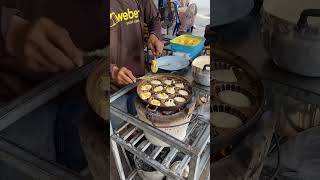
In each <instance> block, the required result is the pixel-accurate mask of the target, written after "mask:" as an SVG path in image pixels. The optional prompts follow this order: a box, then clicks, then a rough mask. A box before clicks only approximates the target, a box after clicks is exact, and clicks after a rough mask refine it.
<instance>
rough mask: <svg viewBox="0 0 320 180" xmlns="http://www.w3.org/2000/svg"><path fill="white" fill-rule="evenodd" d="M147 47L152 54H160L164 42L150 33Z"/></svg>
mask: <svg viewBox="0 0 320 180" xmlns="http://www.w3.org/2000/svg"><path fill="white" fill-rule="evenodd" d="M148 47H149V48H150V49H151V51H152V53H153V55H155V56H160V55H161V54H162V52H163V47H164V44H163V43H162V42H161V41H160V40H159V39H158V38H157V36H155V35H154V34H151V35H150V37H149V40H148Z"/></svg>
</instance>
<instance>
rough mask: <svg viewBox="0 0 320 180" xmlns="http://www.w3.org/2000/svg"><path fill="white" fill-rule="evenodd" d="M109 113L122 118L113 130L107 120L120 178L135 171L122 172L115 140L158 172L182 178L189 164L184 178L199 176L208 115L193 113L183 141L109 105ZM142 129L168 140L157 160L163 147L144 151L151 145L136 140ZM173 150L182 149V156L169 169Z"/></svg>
mask: <svg viewBox="0 0 320 180" xmlns="http://www.w3.org/2000/svg"><path fill="white" fill-rule="evenodd" d="M135 86H136V85H130V86H127V87H125V88H123V89H122V90H120V91H118V92H117V93H115V94H113V95H112V96H111V97H110V102H111V103H112V102H114V101H115V100H116V99H117V98H119V97H121V96H122V95H124V94H126V93H127V92H129V91H130V90H132V89H133V88H135ZM198 91H199V92H200V91H201V90H200V89H198ZM110 113H111V114H113V115H115V116H116V117H118V118H120V119H122V120H124V121H126V123H125V125H123V126H122V127H121V128H119V129H117V130H115V131H114V130H113V128H112V123H110V132H111V148H112V150H113V153H114V157H115V161H116V164H117V167H118V171H119V174H120V178H121V179H122V180H124V179H127V180H130V179H133V178H134V177H135V176H136V175H137V169H135V168H132V172H131V173H130V175H129V176H128V177H127V178H126V177H125V176H124V172H123V170H122V165H121V160H120V156H119V151H118V148H117V144H119V145H120V146H121V148H125V149H126V150H128V151H130V152H131V153H133V154H134V155H136V156H137V157H138V158H140V159H142V160H143V161H144V162H145V163H147V164H148V165H150V166H152V167H153V168H154V169H156V170H158V171H160V172H162V173H163V174H164V175H166V176H167V177H170V178H173V179H181V180H182V179H184V178H183V177H182V176H181V174H182V172H183V170H184V169H185V168H186V167H187V165H188V164H190V173H189V176H188V179H189V180H197V179H199V177H200V175H201V174H202V172H203V170H204V168H205V165H206V164H207V163H208V161H209V159H210V146H209V145H208V142H209V138H210V123H209V120H208V119H205V118H203V117H202V116H201V115H199V114H194V115H193V118H192V121H191V122H190V124H189V127H188V130H187V136H186V138H185V139H184V140H183V141H180V140H178V139H176V138H174V137H172V136H170V135H168V134H166V133H164V132H162V131H161V130H159V129H157V128H155V127H153V126H151V125H149V124H147V123H145V122H143V121H141V120H139V119H138V118H136V117H133V116H131V115H129V114H128V113H126V112H123V111H122V110H120V109H118V108H116V107H114V106H112V105H111V107H110ZM143 132H146V133H152V134H153V135H154V136H155V137H157V138H159V139H160V140H162V141H165V142H166V143H168V144H170V147H171V148H170V151H169V153H168V154H167V155H166V157H165V159H164V160H162V161H161V162H160V161H157V160H156V158H157V156H158V155H159V154H160V152H162V151H163V149H164V148H163V147H156V148H154V150H153V151H152V152H151V154H148V153H146V152H145V151H146V149H147V148H148V147H149V146H150V145H151V143H150V142H148V141H144V142H143V144H139V145H138V144H137V143H138V142H141V139H142V138H144V133H143ZM129 137H130V138H129ZM177 153H182V154H183V155H184V157H183V158H182V162H181V163H180V165H179V167H178V168H177V170H176V171H172V170H170V164H171V163H172V161H173V159H174V158H175V156H176V155H177ZM208 179H209V177H208Z"/></svg>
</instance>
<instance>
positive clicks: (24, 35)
mask: <svg viewBox="0 0 320 180" xmlns="http://www.w3.org/2000/svg"><path fill="white" fill-rule="evenodd" d="M10 26H11V27H12V28H11V30H10V28H9V32H8V35H9V37H7V39H9V40H11V42H10V43H9V44H11V49H12V52H13V54H14V55H16V56H18V57H19V58H21V60H22V61H23V64H24V65H25V66H27V67H28V68H30V69H32V70H35V71H43V72H59V71H69V70H72V69H74V68H76V67H79V66H81V65H82V64H83V62H82V61H83V60H82V53H81V51H80V50H79V49H78V48H77V47H76V46H75V45H74V43H73V42H72V40H71V38H70V36H69V33H68V31H67V30H65V29H64V28H62V27H60V26H58V25H56V24H55V23H54V22H52V21H51V20H50V19H47V18H40V19H38V20H36V21H34V22H32V23H29V22H27V21H25V22H24V23H22V24H20V25H16V26H15V24H14V22H13V23H11V25H10ZM10 36H14V37H15V36H17V37H19V38H14V37H13V38H12V37H10Z"/></svg>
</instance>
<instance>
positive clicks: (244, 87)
mask: <svg viewBox="0 0 320 180" xmlns="http://www.w3.org/2000/svg"><path fill="white" fill-rule="evenodd" d="M213 49H214V51H213V56H212V58H213V59H212V61H213V62H222V63H214V66H213V67H215V68H217V67H220V65H223V66H224V65H227V66H225V67H226V68H229V67H233V68H235V69H241V72H239V74H237V75H240V76H237V78H238V81H237V82H236V83H226V82H224V83H223V84H224V85H222V84H221V82H218V81H216V80H213V83H214V85H213V86H211V92H212V93H213V96H210V97H211V98H212V99H211V108H212V109H211V113H212V112H216V111H218V112H221V111H222V112H224V111H225V112H228V113H231V114H234V115H236V116H237V117H239V118H240V119H246V120H245V121H244V124H243V126H241V127H239V128H237V129H234V130H232V131H230V132H225V134H223V135H219V134H218V135H216V136H211V140H210V142H211V149H212V151H211V153H213V154H215V153H217V152H219V151H220V150H222V149H225V148H226V147H229V146H230V145H236V144H237V143H239V142H240V141H241V140H242V139H243V138H244V137H245V136H246V135H247V134H248V132H249V131H250V130H251V129H252V128H253V126H254V125H255V123H256V122H257V121H258V120H259V119H260V117H261V115H262V113H263V107H264V103H265V94H264V93H265V92H264V87H263V84H262V82H261V81H260V80H259V77H258V74H257V72H256V71H255V69H254V68H253V67H252V66H251V65H249V64H248V63H247V62H246V60H245V59H243V58H241V57H239V56H238V55H236V54H234V53H231V52H228V51H226V50H223V49H221V48H219V47H216V46H215V47H213ZM217 65H218V66H217ZM223 66H221V67H220V68H222V67H223ZM239 77H241V78H239ZM221 90H232V91H238V92H241V93H243V94H245V95H246V96H247V97H249V99H250V101H251V103H252V106H251V107H249V108H240V107H235V106H231V105H227V106H225V105H226V104H225V103H223V102H221V99H220V98H219V96H218V93H219V92H220V91H221ZM246 92H249V94H247V93H246ZM223 107H226V108H225V109H223ZM232 109H234V110H232ZM238 112H240V113H241V114H239V113H238ZM243 115H244V116H245V117H243ZM210 130H211V131H213V134H215V133H214V132H216V130H215V127H211V128H210ZM212 138H213V139H212Z"/></svg>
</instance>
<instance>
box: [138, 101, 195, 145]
mask: <svg viewBox="0 0 320 180" xmlns="http://www.w3.org/2000/svg"><path fill="white" fill-rule="evenodd" d="M195 102H196V101H195V100H194V99H193V100H192V101H191V102H189V103H188V104H187V105H186V106H184V107H181V108H179V109H177V110H174V111H161V110H155V109H151V108H149V107H148V105H145V104H144V103H143V102H141V100H140V99H137V101H136V103H135V105H136V109H137V113H138V117H139V119H140V120H142V121H144V122H146V123H148V124H150V125H152V126H153V127H156V128H158V129H160V130H161V131H163V132H166V133H167V134H169V135H171V136H173V137H175V138H177V139H179V140H183V139H184V138H185V136H186V133H187V128H188V125H189V123H190V121H191V117H192V112H193V110H194V108H195ZM145 136H146V138H147V139H148V140H149V141H150V142H151V143H152V144H154V145H158V146H162V147H169V146H170V145H168V144H167V143H165V142H163V141H161V140H159V139H158V138H155V137H154V136H153V135H151V134H149V133H145Z"/></svg>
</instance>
